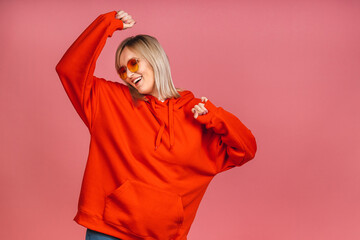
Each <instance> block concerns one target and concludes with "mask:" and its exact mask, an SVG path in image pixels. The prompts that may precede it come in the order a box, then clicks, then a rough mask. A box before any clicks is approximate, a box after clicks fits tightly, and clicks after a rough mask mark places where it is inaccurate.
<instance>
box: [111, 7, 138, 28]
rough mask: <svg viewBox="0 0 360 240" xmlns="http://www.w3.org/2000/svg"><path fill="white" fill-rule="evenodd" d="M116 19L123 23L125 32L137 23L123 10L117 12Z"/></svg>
mask: <svg viewBox="0 0 360 240" xmlns="http://www.w3.org/2000/svg"><path fill="white" fill-rule="evenodd" d="M115 18H116V19H120V20H121V21H123V30H125V29H127V28H131V27H132V26H134V24H135V23H136V22H135V20H134V19H133V18H132V16H131V15H129V14H128V13H126V12H124V11H122V10H120V11H118V12H117V14H116V16H115Z"/></svg>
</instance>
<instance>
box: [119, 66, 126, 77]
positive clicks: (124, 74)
mask: <svg viewBox="0 0 360 240" xmlns="http://www.w3.org/2000/svg"><path fill="white" fill-rule="evenodd" d="M119 75H120V77H121V79H123V80H125V79H126V78H127V74H126V68H125V67H121V68H120V69H119Z"/></svg>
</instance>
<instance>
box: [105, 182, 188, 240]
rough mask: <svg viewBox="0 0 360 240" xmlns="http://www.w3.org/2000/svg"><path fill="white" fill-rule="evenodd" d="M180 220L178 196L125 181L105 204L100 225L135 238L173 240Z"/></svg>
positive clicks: (182, 216) (109, 196) (181, 213)
mask: <svg viewBox="0 0 360 240" xmlns="http://www.w3.org/2000/svg"><path fill="white" fill-rule="evenodd" d="M183 220H184V210H183V205H182V201H181V197H180V196H179V195H177V194H176V193H172V192H168V191H165V190H161V189H159V188H156V187H154V186H150V185H147V184H145V183H141V182H138V181H134V180H126V181H125V182H124V183H123V184H122V185H121V186H120V187H119V188H117V189H116V190H115V191H114V192H112V193H111V194H110V195H108V196H107V197H106V200H105V209H104V221H106V222H107V223H109V224H111V225H113V226H114V227H117V228H119V229H120V230H122V231H124V228H125V229H126V230H128V232H129V230H130V233H132V234H134V235H136V236H139V237H149V238H151V239H158V240H162V239H164V240H165V239H166V240H169V239H173V238H175V237H176V235H177V234H178V232H179V229H180V227H181V225H182V223H183ZM126 230H125V231H126Z"/></svg>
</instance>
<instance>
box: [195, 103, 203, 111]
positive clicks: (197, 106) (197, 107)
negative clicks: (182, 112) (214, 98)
mask: <svg viewBox="0 0 360 240" xmlns="http://www.w3.org/2000/svg"><path fill="white" fill-rule="evenodd" d="M194 108H195V109H196V111H198V112H202V111H203V110H202V109H201V107H200V106H199V105H195V106H194Z"/></svg>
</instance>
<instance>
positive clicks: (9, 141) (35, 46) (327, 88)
mask: <svg viewBox="0 0 360 240" xmlns="http://www.w3.org/2000/svg"><path fill="white" fill-rule="evenodd" d="M0 9H1V10H0V13H1V14H0V29H1V44H0V50H1V55H0V59H1V60H0V69H1V71H0V83H1V85H0V108H1V114H0V159H1V166H0V174H1V175H0V182H1V198H0V206H1V209H0V212H1V214H0V226H1V239H15V240H17V239H52V240H60V239H85V228H83V227H82V226H80V225H78V224H76V223H75V222H74V221H73V220H72V219H73V217H74V216H75V213H76V209H77V201H78V196H79V191H80V185H81V180H82V174H83V170H84V167H85V163H86V158H87V154H88V147H89V134H88V131H87V129H86V127H85V124H83V122H82V121H81V119H80V117H79V116H78V115H77V113H76V112H75V110H74V109H73V107H72V105H71V103H70V101H69V99H68V98H67V96H66V93H65V91H64V89H63V87H62V85H61V83H60V80H59V79H58V76H57V74H56V72H55V65H56V64H57V62H58V61H59V60H60V58H61V56H62V55H63V54H64V53H65V51H66V49H67V48H68V47H69V46H70V45H71V43H72V42H73V41H74V40H75V39H76V38H77V36H79V34H80V33H81V32H82V31H83V30H84V29H85V28H86V27H87V26H88V25H89V24H90V23H91V22H92V21H93V20H94V19H95V18H96V17H97V16H98V15H100V14H102V13H106V12H110V11H113V10H120V9H124V10H125V11H127V12H128V13H129V14H131V15H132V16H133V17H134V19H135V20H136V21H137V24H136V25H135V27H134V28H132V29H129V30H126V31H122V32H121V31H118V32H116V33H114V35H113V37H112V38H109V39H108V42H107V44H106V46H105V48H104V50H103V52H102V54H101V55H100V58H99V60H98V62H97V68H96V72H95V75H97V76H101V77H104V78H107V79H109V80H117V81H119V79H118V77H117V75H116V73H115V69H114V54H115V50H116V47H117V45H118V44H119V43H120V42H121V40H122V39H124V38H125V37H127V36H129V35H135V34H139V33H146V34H150V35H153V36H155V37H157V38H158V40H159V41H160V43H161V44H162V45H163V47H164V49H165V51H166V52H167V55H168V56H169V58H170V63H171V66H172V73H173V79H174V83H175V86H177V87H182V88H185V89H189V90H191V91H193V93H194V94H195V96H196V97H201V96H206V97H208V98H209V99H210V100H212V102H213V103H214V104H215V105H216V106H221V107H223V108H224V109H226V110H228V111H230V112H232V113H233V114H235V115H236V116H237V117H238V118H239V119H240V120H241V121H242V122H243V123H244V124H245V125H246V126H247V127H248V128H249V129H251V130H252V132H253V134H254V135H255V137H256V140H257V144H258V152H257V154H256V156H255V159H254V160H253V161H251V162H249V163H247V164H245V165H244V166H242V167H240V168H235V169H232V170H229V171H227V172H224V173H222V174H219V175H218V176H216V177H215V179H214V180H213V182H212V183H211V184H210V186H209V188H208V191H207V192H206V194H205V196H204V199H203V201H202V203H201V205H200V208H199V210H198V213H197V216H196V219H195V221H194V223H193V225H192V229H191V231H190V233H189V239H190V240H203V239H207V240H219V239H235V240H236V239H246V240H249V239H251V240H261V239H266V240H272V239H276V240H288V239H294V240H303V239H326V240H332V239H334V240H335V239H336V240H338V239H360V227H359V224H360V207H359V206H360V204H359V202H360V163H359V162H360V161H359V160H360V146H359V145H360V144H359V143H360V129H359V128H360V127H359V123H360V111H359V102H360V91H359V90H360V82H359V80H360V78H359V77H360V44H359V43H360V29H359V24H360V2H359V1H346V0H345V1H340V0H338V1H334V0H330V1H320V0H316V1H313V0H312V1H285V0H284V1H275V0H272V1H265V0H263V1H250V0H248V1H231V0H221V1H206V2H205V1H159V0H158V1H154V0H152V1H145V0H138V1H105V3H103V1H89V0H88V1H74V0H72V1H45V0H43V1H19V0H18V1H1V3H0Z"/></svg>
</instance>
